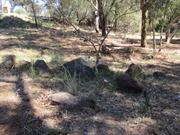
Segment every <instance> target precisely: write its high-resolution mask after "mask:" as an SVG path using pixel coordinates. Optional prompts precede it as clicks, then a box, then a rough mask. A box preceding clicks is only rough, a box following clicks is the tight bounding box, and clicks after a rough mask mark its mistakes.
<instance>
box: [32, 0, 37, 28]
mask: <svg viewBox="0 0 180 135" xmlns="http://www.w3.org/2000/svg"><path fill="white" fill-rule="evenodd" d="M31 7H32V11H33V16H34V22H35V25H36V28H38V22H37V16H36V11H35V8H34V3H33V1H32V0H31Z"/></svg>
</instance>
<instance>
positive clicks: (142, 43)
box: [141, 0, 147, 47]
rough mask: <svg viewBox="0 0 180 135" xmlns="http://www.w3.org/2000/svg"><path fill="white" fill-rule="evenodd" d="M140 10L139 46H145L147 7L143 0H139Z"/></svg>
mask: <svg viewBox="0 0 180 135" xmlns="http://www.w3.org/2000/svg"><path fill="white" fill-rule="evenodd" d="M141 11H142V24H141V47H146V44H147V41H146V34H147V9H146V6H145V0H141Z"/></svg>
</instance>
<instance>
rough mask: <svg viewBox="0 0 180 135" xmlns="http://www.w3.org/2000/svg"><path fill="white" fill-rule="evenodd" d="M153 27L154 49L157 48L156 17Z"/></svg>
mask: <svg viewBox="0 0 180 135" xmlns="http://www.w3.org/2000/svg"><path fill="white" fill-rule="evenodd" d="M152 28H153V49H156V30H155V24H154V19H153V20H152Z"/></svg>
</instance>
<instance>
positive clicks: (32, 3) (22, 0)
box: [13, 0, 38, 28]
mask: <svg viewBox="0 0 180 135" xmlns="http://www.w3.org/2000/svg"><path fill="white" fill-rule="evenodd" d="M13 1H14V3H15V4H17V5H21V6H24V7H25V8H26V10H29V11H30V12H32V14H33V18H34V22H35V25H36V27H37V28H38V21H37V7H38V4H37V3H38V0H13Z"/></svg>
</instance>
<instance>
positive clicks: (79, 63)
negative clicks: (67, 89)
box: [55, 58, 95, 80]
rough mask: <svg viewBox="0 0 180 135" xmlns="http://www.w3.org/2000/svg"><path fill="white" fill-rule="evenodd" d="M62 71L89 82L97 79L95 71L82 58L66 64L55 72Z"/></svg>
mask: <svg viewBox="0 0 180 135" xmlns="http://www.w3.org/2000/svg"><path fill="white" fill-rule="evenodd" d="M59 71H62V72H64V73H68V74H70V75H71V76H76V77H77V78H81V79H85V80H87V79H88V80H89V79H93V78H94V77H95V72H94V69H93V68H91V67H90V66H89V64H88V63H87V62H86V61H84V60H83V59H82V58H78V59H75V60H72V61H70V62H67V63H65V64H64V65H62V66H61V67H60V68H58V69H55V72H59Z"/></svg>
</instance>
